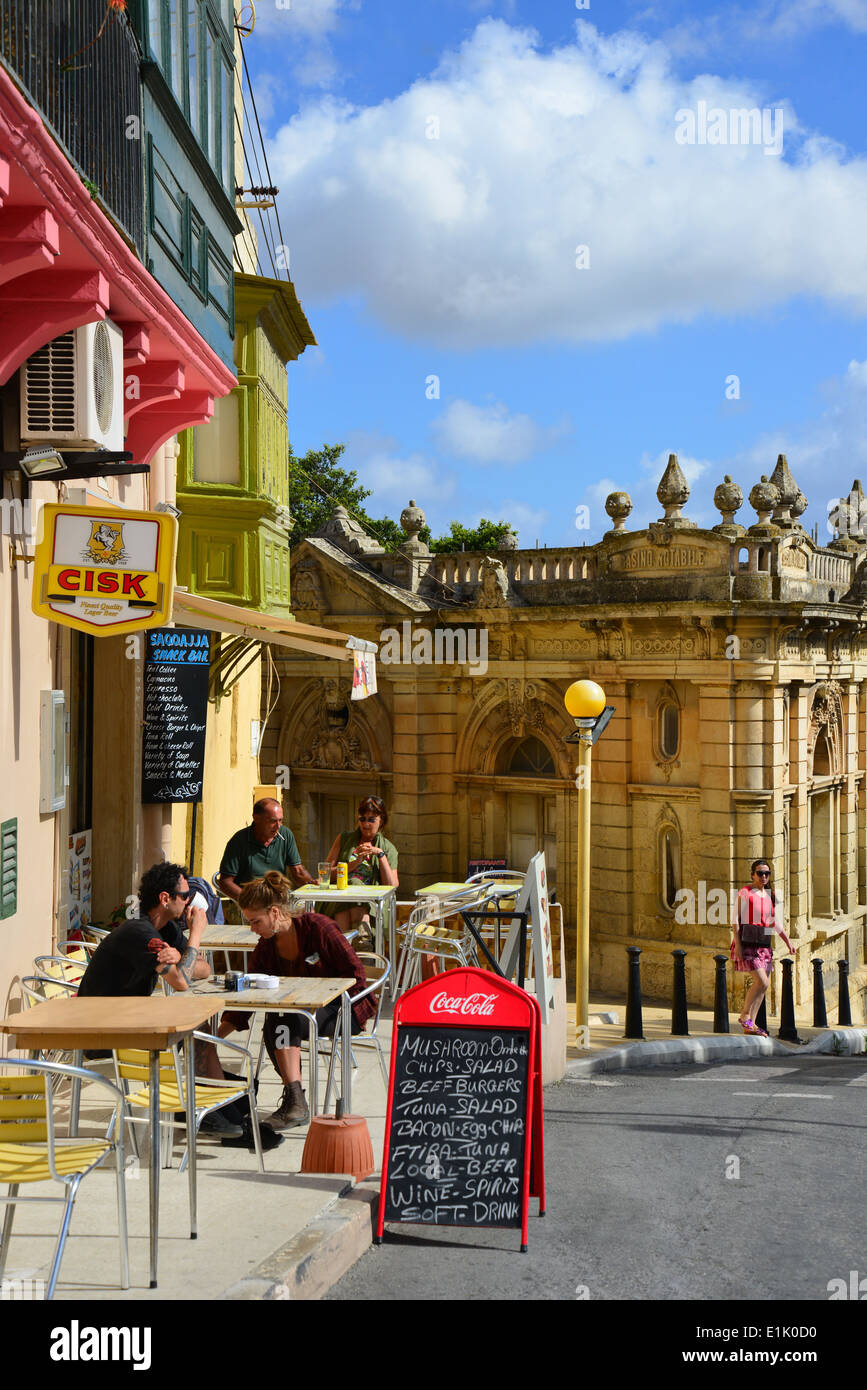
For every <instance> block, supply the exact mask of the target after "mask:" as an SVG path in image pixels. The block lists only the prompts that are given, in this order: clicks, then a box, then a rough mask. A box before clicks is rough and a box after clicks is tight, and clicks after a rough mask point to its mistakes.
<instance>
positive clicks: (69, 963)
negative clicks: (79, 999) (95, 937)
mask: <svg viewBox="0 0 867 1390" xmlns="http://www.w3.org/2000/svg"><path fill="white" fill-rule="evenodd" d="M33 969H34V971H35V972H36V974H37V975H49V976H50V977H51V978H52V979H53V980H66V981H67V982H68V983H69V984H73V985H77V984H80V983H81V978H82V976H83V975H84V972H85V970H86V969H87V956H86V954H85V952H84V951H74V952H73V953H72V954H71V955H69V956H37V957H36V959H35V960H34V962H33Z"/></svg>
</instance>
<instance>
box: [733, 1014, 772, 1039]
mask: <svg viewBox="0 0 867 1390" xmlns="http://www.w3.org/2000/svg"><path fill="white" fill-rule="evenodd" d="M738 1023H739V1024H740V1025H741V1027H742V1028H743V1030H744V1032H745V1033H751V1034H753V1035H754V1036H755V1037H757V1038H766V1037H767V1036H768V1035H767V1033H766V1032H765V1030H764V1028H759V1026H758V1024H756V1023H754V1022H753V1020H752V1019H751V1018H739V1019H738Z"/></svg>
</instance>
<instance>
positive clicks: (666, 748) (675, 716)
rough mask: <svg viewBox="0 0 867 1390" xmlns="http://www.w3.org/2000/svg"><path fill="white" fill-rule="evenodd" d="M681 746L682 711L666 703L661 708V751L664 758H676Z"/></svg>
mask: <svg viewBox="0 0 867 1390" xmlns="http://www.w3.org/2000/svg"><path fill="white" fill-rule="evenodd" d="M679 744H680V710H679V709H678V708H677V705H674V704H672V703H671V702H670V701H666V702H665V703H664V704H662V705H660V707H659V751H660V753H661V754H662V756H663V757H664V758H676V757H677V750H678V746H679Z"/></svg>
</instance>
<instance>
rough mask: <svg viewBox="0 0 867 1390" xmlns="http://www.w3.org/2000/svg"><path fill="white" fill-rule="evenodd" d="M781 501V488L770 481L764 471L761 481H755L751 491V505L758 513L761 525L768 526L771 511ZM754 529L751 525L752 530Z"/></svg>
mask: <svg viewBox="0 0 867 1390" xmlns="http://www.w3.org/2000/svg"><path fill="white" fill-rule="evenodd" d="M779 503H780V489H779V488H778V487H775V486H774V484H773V483H772V482H769V480H768V477H767V475H766V474H765V473H763V474H762V478H761V482H758V483H755V484H754V485H753V487H752V489H751V491H750V506H751V507H752V508H753V509H754V510H755V511H756V512H757V513H758V517H759V526H768V524H769V522H770V519H771V512H772V511H773V510H774V508H775V507H778V506H779ZM752 529H753V528H752V527H750V530H752ZM771 529H772V530H773V529H774V528H771Z"/></svg>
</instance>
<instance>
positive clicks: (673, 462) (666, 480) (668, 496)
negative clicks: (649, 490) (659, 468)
mask: <svg viewBox="0 0 867 1390" xmlns="http://www.w3.org/2000/svg"><path fill="white" fill-rule="evenodd" d="M656 495H657V497H658V498H659V501H660V503H661V505H662V506H663V507H664V508H665V516H664V518H663V520H664V521H682V520H683V519H684V518H683V513H682V510H681V509H682V508H683V507H685V506H686V504H687V502H688V501H689V483H688V482H687V481H686V478H685V477H684V474H683V469H682V468H681V466H680V464H679V463H678V461H677V454H669V456H668V463H667V465H666V469H665V472H664V473H663V475H662V477H661V478H660V480H659V487H658V488H657V489H656Z"/></svg>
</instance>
